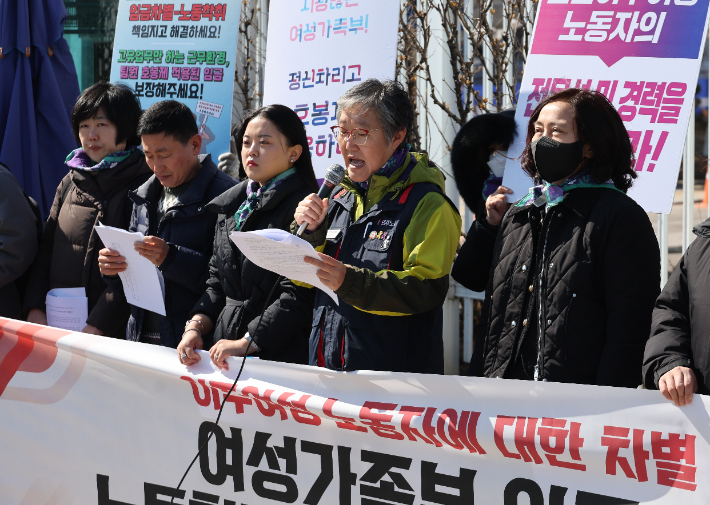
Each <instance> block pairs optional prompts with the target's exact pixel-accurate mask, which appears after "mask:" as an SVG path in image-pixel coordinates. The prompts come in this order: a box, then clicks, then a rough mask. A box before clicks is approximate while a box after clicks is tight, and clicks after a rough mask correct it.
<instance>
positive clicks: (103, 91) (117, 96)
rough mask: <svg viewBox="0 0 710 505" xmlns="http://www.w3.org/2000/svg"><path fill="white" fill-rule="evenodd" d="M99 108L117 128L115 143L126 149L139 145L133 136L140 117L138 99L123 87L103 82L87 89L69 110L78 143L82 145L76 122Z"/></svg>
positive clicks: (92, 115) (135, 135)
mask: <svg viewBox="0 0 710 505" xmlns="http://www.w3.org/2000/svg"><path fill="white" fill-rule="evenodd" d="M99 109H103V111H104V114H106V118H107V119H108V120H109V121H111V123H113V124H114V125H115V126H116V144H120V143H121V142H126V146H127V147H129V146H137V145H139V144H140V143H141V140H140V137H139V136H138V135H137V134H136V128H137V127H138V119H139V118H140V117H141V102H140V99H139V98H138V97H137V96H136V95H134V94H133V91H132V90H131V88H129V87H128V86H126V85H124V84H111V83H110V82H105V81H102V82H97V83H96V84H94V85H93V86H90V87H88V88H86V89H85V90H84V92H83V93H82V94H81V95H80V96H79V99H78V100H77V101H76V103H75V104H74V108H73V109H72V111H71V127H72V131H73V132H74V138H75V139H76V141H77V143H78V144H81V141H80V140H79V123H81V122H82V121H86V120H87V119H91V118H92V117H94V116H96V114H97V113H98V112H99Z"/></svg>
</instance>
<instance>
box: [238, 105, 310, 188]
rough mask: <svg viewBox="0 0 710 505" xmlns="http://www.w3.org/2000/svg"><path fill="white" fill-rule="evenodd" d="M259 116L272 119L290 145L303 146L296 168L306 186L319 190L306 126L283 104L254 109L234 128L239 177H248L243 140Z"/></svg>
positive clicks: (295, 164)
mask: <svg viewBox="0 0 710 505" xmlns="http://www.w3.org/2000/svg"><path fill="white" fill-rule="evenodd" d="M257 117H263V118H266V119H268V120H269V121H271V122H272V123H273V124H274V126H275V127H276V129H277V130H278V131H279V133H281V134H282V135H283V136H284V137H286V142H287V143H288V147H294V146H297V145H300V146H301V147H302V148H303V153H301V156H299V157H298V159H297V160H296V163H294V165H293V166H294V168H296V170H298V175H299V176H300V177H301V179H303V181H304V182H305V183H306V186H307V187H309V188H310V189H312V190H313V192H316V191H318V183H317V182H316V174H315V172H314V171H313V163H312V162H311V151H310V150H309V149H308V137H307V136H306V127H305V126H304V125H303V121H301V119H300V118H299V117H298V115H297V114H296V113H295V112H294V111H293V110H292V109H291V108H289V107H286V106H285V105H281V104H274V105H267V106H266V107H261V108H260V109H256V110H253V111H251V112H250V113H249V115H247V117H246V118H244V121H242V124H241V125H239V126H238V127H235V128H234V131H233V132H232V136H233V137H234V140H235V142H236V144H237V161H238V163H239V178H240V179H242V180H243V179H246V171H245V170H244V165H243V164H242V142H243V141H244V132H245V131H246V129H247V125H248V124H249V122H250V121H251V120H252V119H254V118H257Z"/></svg>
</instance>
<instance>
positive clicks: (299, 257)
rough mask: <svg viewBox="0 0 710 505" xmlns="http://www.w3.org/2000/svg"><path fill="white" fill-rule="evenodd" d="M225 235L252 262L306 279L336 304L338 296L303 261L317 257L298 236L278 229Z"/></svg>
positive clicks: (290, 275) (297, 278)
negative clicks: (307, 257) (308, 257)
mask: <svg viewBox="0 0 710 505" xmlns="http://www.w3.org/2000/svg"><path fill="white" fill-rule="evenodd" d="M229 238H231V239H232V242H234V243H235V244H236V245H237V247H238V248H239V250H240V251H242V254H244V256H246V257H247V258H248V259H249V261H251V262H252V263H254V264H255V265H257V266H260V267H261V268H263V269H264V270H268V271H270V272H275V273H277V274H279V275H283V276H284V277H286V278H287V279H293V280H295V281H299V282H306V283H308V284H310V285H311V286H314V287H316V288H318V289H320V290H322V291H323V292H325V294H327V295H328V296H330V297H331V298H332V299H333V301H334V302H335V303H338V296H337V295H336V294H335V293H334V292H333V290H332V289H330V288H328V287H326V286H325V284H323V283H322V282H321V281H320V279H319V278H318V276H317V275H316V272H317V271H318V268H317V267H315V266H313V265H309V264H308V263H306V262H305V261H303V258H304V257H305V256H310V257H311V258H315V259H320V258H319V257H318V253H316V250H315V249H313V246H312V245H311V244H309V243H308V242H306V241H305V240H303V239H302V238H299V237H297V236H295V235H291V234H290V233H289V232H287V231H284V230H278V229H268V230H258V231H247V232H241V231H233V232H232V233H230V234H229Z"/></svg>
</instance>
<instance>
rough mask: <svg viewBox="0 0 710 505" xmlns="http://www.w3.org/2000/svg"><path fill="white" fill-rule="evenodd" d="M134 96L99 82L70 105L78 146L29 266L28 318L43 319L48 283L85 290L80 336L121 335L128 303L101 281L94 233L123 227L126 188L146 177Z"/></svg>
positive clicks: (128, 206)
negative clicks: (100, 227) (84, 317)
mask: <svg viewBox="0 0 710 505" xmlns="http://www.w3.org/2000/svg"><path fill="white" fill-rule="evenodd" d="M140 115H141V105H140V101H139V100H138V98H136V96H135V95H134V94H133V92H132V91H131V90H130V89H129V88H128V87H127V86H123V85H116V84H110V83H107V82H100V83H97V84H94V85H93V86H91V87H90V88H87V89H86V90H85V91H84V92H83V93H82V94H81V96H80V97H79V99H78V100H77V102H76V104H75V105H74V109H73V110H72V117H71V122H72V128H73V130H74V136H75V137H76V140H77V142H78V143H80V144H81V148H79V149H76V150H74V151H72V152H71V153H69V156H67V161H66V164H67V165H68V166H69V168H70V170H69V173H68V174H67V175H66V176H65V177H64V179H62V182H61V183H59V187H58V188H57V193H56V195H55V197H54V203H53V204H52V208H51V210H50V211H49V218H48V219H47V223H46V226H45V229H44V234H43V235H42V243H41V244H40V249H39V253H38V255H37V259H36V261H35V263H34V264H33V266H32V270H31V271H30V277H29V281H28V285H27V290H26V292H25V300H24V309H25V312H29V313H28V316H27V320H28V321H29V322H31V323H37V324H47V315H46V313H45V298H46V296H47V292H48V291H49V290H50V289H54V288H77V287H83V288H86V296H87V298H88V302H89V317H88V318H87V320H86V327H85V328H84V330H83V331H84V333H92V334H95V335H106V336H110V337H116V338H125V335H126V322H127V321H128V316H129V306H128V303H127V302H126V299H125V297H123V296H117V295H116V293H115V292H114V290H113V289H112V288H110V287H107V286H106V283H105V282H104V280H103V279H102V278H101V273H100V272H99V264H98V261H97V259H98V252H99V250H100V249H101V248H102V247H103V244H102V243H101V240H100V239H99V237H98V236H97V234H96V232H95V231H94V226H95V225H97V224H98V223H99V221H101V222H102V223H103V224H105V225H107V226H114V227H116V228H123V229H126V228H128V225H129V223H130V220H131V211H132V209H133V202H132V201H131V200H129V199H128V191H130V190H134V189H136V188H137V187H138V186H140V185H141V184H143V183H144V182H145V181H146V180H147V179H148V177H150V175H151V171H150V168H149V167H148V165H147V164H146V162H145V156H143V153H142V152H141V151H140V150H139V149H138V148H137V146H138V145H140V138H139V137H138V136H137V135H136V129H137V127H138V119H139V118H140Z"/></svg>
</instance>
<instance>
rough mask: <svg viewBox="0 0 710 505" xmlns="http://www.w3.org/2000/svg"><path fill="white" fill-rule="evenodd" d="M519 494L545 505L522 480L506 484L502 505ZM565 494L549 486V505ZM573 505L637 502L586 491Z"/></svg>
mask: <svg viewBox="0 0 710 505" xmlns="http://www.w3.org/2000/svg"><path fill="white" fill-rule="evenodd" d="M422 480H423V479H422ZM423 484H424V483H423V482H422V486H423ZM520 493H526V494H527V495H528V497H529V498H530V505H545V498H544V496H543V493H542V489H540V486H539V485H538V484H537V483H536V482H535V481H533V480H530V479H523V478H519V479H513V480H511V481H510V482H508V485H507V486H505V491H504V494H503V504H504V505H518V496H519V495H520ZM422 494H423V493H422ZM566 494H567V488H566V487H562V486H550V502H549V505H564V501H565V495H566ZM422 498H424V499H426V498H425V497H424V496H422ZM452 503H453V502H452ZM471 503H473V502H471ZM575 505H639V502H637V501H633V500H626V499H623V498H615V497H613V496H605V495H601V494H595V493H588V492H586V491H577V498H576V500H575Z"/></svg>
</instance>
